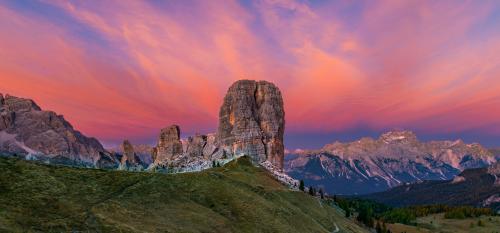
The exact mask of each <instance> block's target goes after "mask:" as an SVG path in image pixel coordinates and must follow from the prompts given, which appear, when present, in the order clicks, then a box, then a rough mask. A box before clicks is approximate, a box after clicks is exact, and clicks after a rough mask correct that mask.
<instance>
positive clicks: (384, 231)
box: [382, 222, 387, 233]
mask: <svg viewBox="0 0 500 233" xmlns="http://www.w3.org/2000/svg"><path fill="white" fill-rule="evenodd" d="M382 232H383V233H387V226H386V225H385V222H382Z"/></svg>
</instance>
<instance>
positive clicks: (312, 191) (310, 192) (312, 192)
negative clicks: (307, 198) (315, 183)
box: [309, 186, 314, 196]
mask: <svg viewBox="0 0 500 233" xmlns="http://www.w3.org/2000/svg"><path fill="white" fill-rule="evenodd" d="M309 195H311V196H314V189H313V187H312V186H309Z"/></svg>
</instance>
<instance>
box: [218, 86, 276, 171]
mask: <svg viewBox="0 0 500 233" xmlns="http://www.w3.org/2000/svg"><path fill="white" fill-rule="evenodd" d="M284 130H285V112H284V109H283V99H282V97H281V92H280V90H279V89H278V88H277V87H276V86H275V85H274V84H272V83H270V82H266V81H253V80H240V81H237V82H235V83H234V84H233V85H232V86H231V87H230V88H229V90H228V92H227V94H226V96H225V98H224V103H223V104H222V107H221V108H220V112H219V128H218V131H217V141H218V143H219V145H220V146H221V147H222V149H224V150H225V151H228V152H229V153H232V154H235V155H237V154H245V155H249V156H250V157H251V158H252V160H253V161H254V162H256V163H260V162H264V161H266V160H267V161H269V162H271V163H272V164H273V165H275V166H277V167H279V168H280V169H281V168H283V156H284V144H283V133H284Z"/></svg>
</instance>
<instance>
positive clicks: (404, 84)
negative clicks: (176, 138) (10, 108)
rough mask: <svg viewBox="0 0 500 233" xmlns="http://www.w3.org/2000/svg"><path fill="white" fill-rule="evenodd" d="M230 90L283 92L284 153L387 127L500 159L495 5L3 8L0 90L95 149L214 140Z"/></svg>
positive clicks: (277, 0)
mask: <svg viewBox="0 0 500 233" xmlns="http://www.w3.org/2000/svg"><path fill="white" fill-rule="evenodd" d="M239 79H255V80H268V81H271V82H273V83H275V84H276V85H277V86H278V87H279V88H280V89H281V92H282V94H283V98H284V103H285V113H286V129H285V130H286V131H285V145H286V147H287V148H289V149H296V148H319V147H321V146H322V145H323V144H325V143H329V142H333V141H335V140H340V141H349V140H356V139H357V138H359V137H363V136H372V137H378V135H379V134H380V133H382V132H385V131H388V130H392V129H409V130H413V131H415V132H416V133H417V135H418V136H419V138H421V139H424V140H434V139H451V140H454V139H458V138H462V139H464V140H465V141H466V142H479V143H482V144H484V145H486V146H489V147H500V1H487V0H484V1H460V0H456V1H455V0H454V1H412V0H408V1H325V0H315V1H313V0H310V1H292V0H256V1H232V0H213V1H204V0H203V1H191V0H182V1H160V0H155V1H135V0H130V1H127V0H116V1H115V0H102V1H101V0H99V1H97V0H95V1H94V0H90V1H89V0H87V1H83V0H82V1H62V0H40V1H36V0H30V1H25V0H15V1H13V0H0V93H3V94H6V93H8V94H11V95H16V96H20V97H26V98H31V99H34V100H35V102H37V103H38V104H39V105H40V106H41V107H42V108H44V109H50V110H53V111H55V112H57V113H59V114H62V115H64V117H65V118H66V119H67V120H68V121H69V122H71V123H72V125H73V126H74V127H75V128H76V129H78V130H80V131H82V132H83V133H84V134H86V135H88V136H93V137H96V138H98V139H99V140H100V141H101V142H102V143H103V144H104V145H108V146H111V145H114V144H117V143H119V142H120V141H122V140H123V139H130V140H131V141H132V142H133V143H151V144H152V143H154V142H155V141H156V139H157V137H158V134H159V130H160V129H161V128H162V127H166V126H168V125H171V124H178V125H180V127H181V131H182V135H183V136H189V135H193V134H195V133H209V132H215V131H216V128H217V124H218V111H219V108H220V106H221V104H222V99H223V97H224V94H225V92H226V91H227V89H228V87H229V86H230V85H231V84H232V83H233V82H234V81H236V80H239Z"/></svg>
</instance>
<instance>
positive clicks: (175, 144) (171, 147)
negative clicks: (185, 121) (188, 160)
mask: <svg viewBox="0 0 500 233" xmlns="http://www.w3.org/2000/svg"><path fill="white" fill-rule="evenodd" d="M180 134H181V131H180V128H179V126H177V125H172V126H169V127H167V128H164V129H162V130H161V132H160V138H159V139H158V145H157V146H156V147H154V148H153V161H155V163H159V162H164V161H172V160H173V159H175V158H176V157H178V156H180V155H182V153H183V150H182V143H181V140H180Z"/></svg>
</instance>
